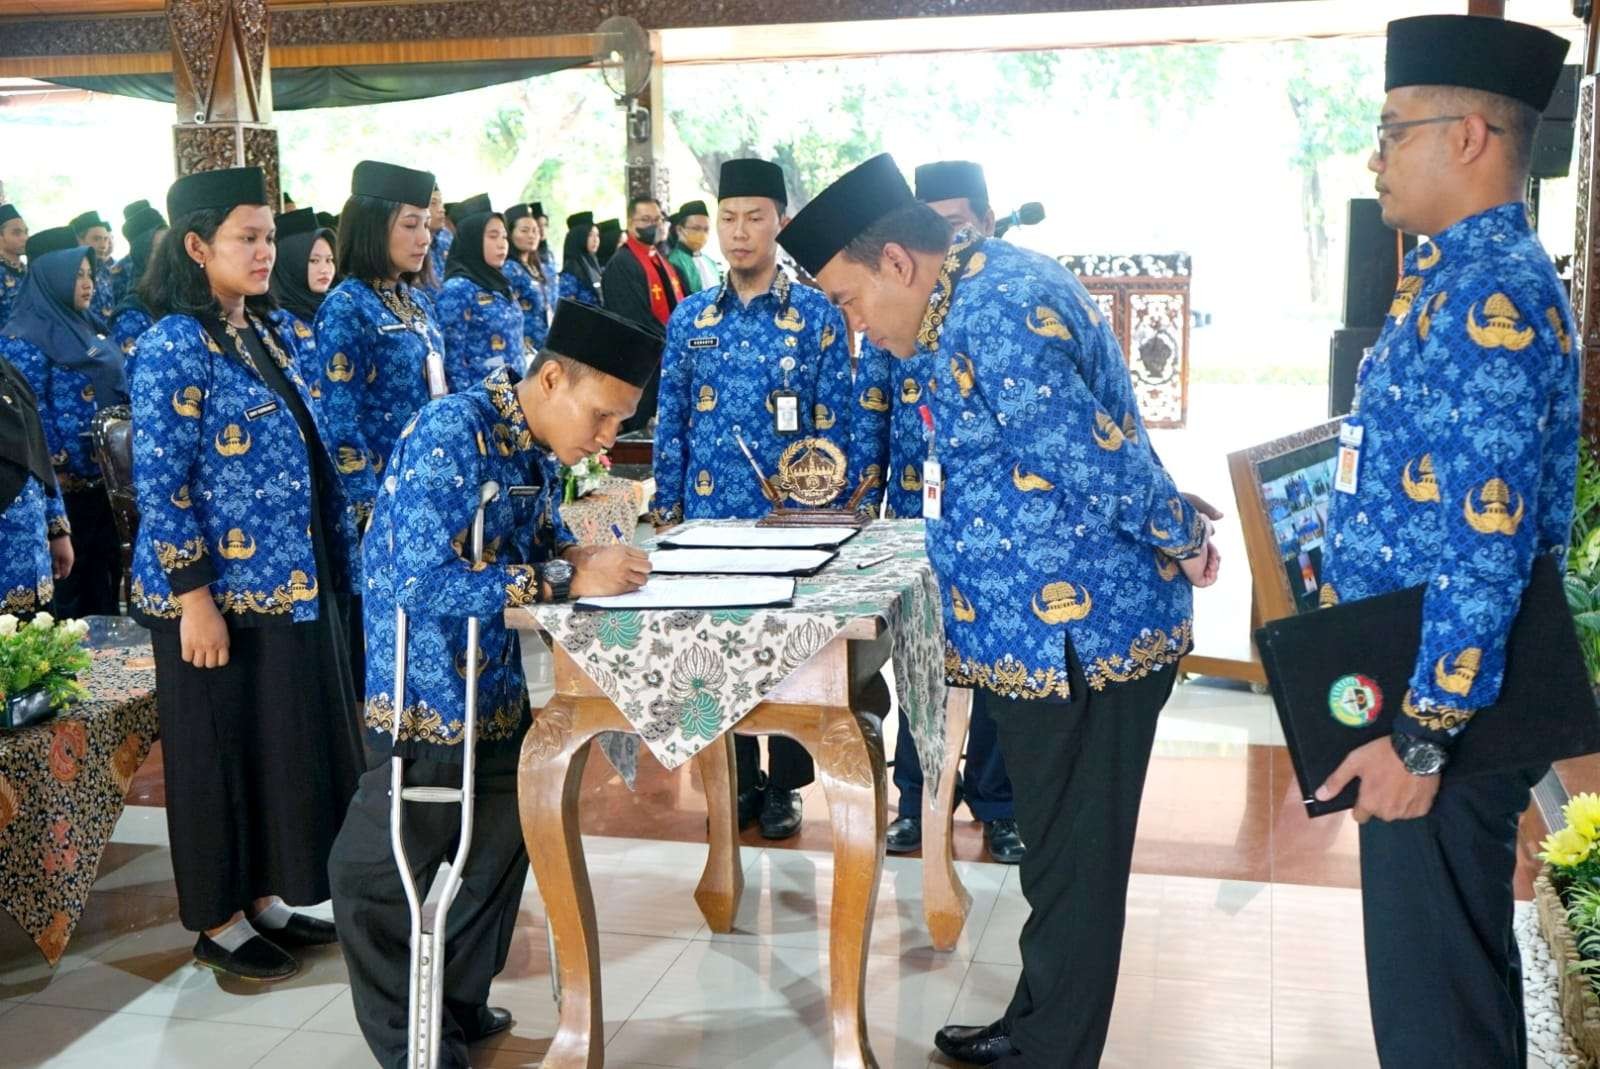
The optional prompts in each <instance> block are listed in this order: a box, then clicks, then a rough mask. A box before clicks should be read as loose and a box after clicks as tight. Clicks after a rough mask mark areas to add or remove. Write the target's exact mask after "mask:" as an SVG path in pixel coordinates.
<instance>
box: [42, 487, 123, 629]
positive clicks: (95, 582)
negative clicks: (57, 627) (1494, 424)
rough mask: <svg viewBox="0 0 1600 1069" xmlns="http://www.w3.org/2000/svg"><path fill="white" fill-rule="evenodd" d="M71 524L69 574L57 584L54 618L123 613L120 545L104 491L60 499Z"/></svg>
mask: <svg viewBox="0 0 1600 1069" xmlns="http://www.w3.org/2000/svg"><path fill="white" fill-rule="evenodd" d="M61 500H62V503H63V504H64V505H65V507H66V510H67V522H68V523H70V524H72V558H73V560H72V573H71V574H70V575H68V576H67V577H66V578H65V579H57V580H56V598H55V610H54V612H55V615H57V616H60V617H63V618H66V619H76V618H78V617H82V616H115V615H117V614H118V613H119V612H121V611H122V599H121V595H122V542H121V539H120V538H119V537H118V535H117V522H116V520H114V519H113V518H112V516H111V499H110V498H108V497H107V496H106V491H105V487H103V486H96V487H93V488H92V489H89V490H73V491H69V492H64V493H63V494H62V495H61Z"/></svg>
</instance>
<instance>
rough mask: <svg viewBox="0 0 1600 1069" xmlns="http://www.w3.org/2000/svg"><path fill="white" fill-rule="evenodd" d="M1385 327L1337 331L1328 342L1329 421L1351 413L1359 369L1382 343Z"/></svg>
mask: <svg viewBox="0 0 1600 1069" xmlns="http://www.w3.org/2000/svg"><path fill="white" fill-rule="evenodd" d="M1382 329H1383V328H1382V327H1355V328H1346V329H1344V330H1336V331H1334V332H1333V338H1332V340H1331V341H1329V343H1328V418H1329V419H1337V418H1338V417H1340V416H1343V415H1345V414H1346V413H1348V412H1349V411H1350V406H1351V405H1352V404H1353V403H1354V402H1355V399H1356V369H1357V368H1359V367H1360V366H1361V357H1362V356H1363V355H1364V354H1365V353H1366V351H1367V350H1368V349H1370V348H1372V345H1373V343H1374V342H1376V341H1377V340H1378V333H1379V332H1380V331H1381V330H1382Z"/></svg>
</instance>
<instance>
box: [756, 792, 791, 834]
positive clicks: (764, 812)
mask: <svg viewBox="0 0 1600 1069" xmlns="http://www.w3.org/2000/svg"><path fill="white" fill-rule="evenodd" d="M799 830H800V792H799V791H777V790H772V789H771V788H768V790H767V800H766V803H765V804H764V805H762V807H761V837H762V838H763V839H787V838H789V837H790V836H791V835H793V834H795V832H797V831H799Z"/></svg>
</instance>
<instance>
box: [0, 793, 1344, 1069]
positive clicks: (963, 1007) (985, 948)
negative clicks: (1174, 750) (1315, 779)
mask: <svg viewBox="0 0 1600 1069" xmlns="http://www.w3.org/2000/svg"><path fill="white" fill-rule="evenodd" d="M162 830H164V820H163V814H162V812H161V810H159V809H154V808H149V807H130V808H129V810H128V811H127V813H126V815H125V816H124V818H123V821H122V824H121V825H120V827H119V829H118V834H117V839H116V843H117V848H116V849H115V850H114V851H112V852H111V853H110V854H108V859H107V861H106V864H105V867H104V872H103V874H102V876H101V878H100V882H99V884H98V885H97V889H96V891H95V893H94V895H93V896H92V898H91V904H90V908H89V913H88V915H87V916H86V918H85V921H84V924H83V927H82V928H80V930H79V933H78V935H77V937H76V938H75V939H74V941H73V943H72V947H71V950H70V953H69V954H68V956H67V958H66V960H64V961H63V962H62V963H61V964H60V965H59V966H58V967H57V969H56V970H55V973H54V975H53V976H52V975H49V974H48V973H47V971H46V970H45V969H44V968H43V967H42V966H37V965H35V964H34V963H33V961H32V960H31V959H30V957H29V956H28V955H29V953H30V951H29V949H28V948H27V947H26V946H20V947H19V946H16V945H15V944H14V943H13V944H12V945H11V946H10V947H9V950H10V954H9V955H8V958H7V963H8V966H9V967H7V968H5V969H3V970H0V999H3V1000H4V1001H3V1002H0V1035H3V1036H4V1040H3V1043H0V1065H4V1066H8V1067H10V1066H15V1067H18V1069H20V1067H24V1066H46V1065H48V1066H51V1067H63V1069H65V1067H69V1066H74V1067H75V1066H84V1067H94V1069H101V1067H103V1066H107V1065H115V1066H117V1067H118V1069H133V1067H137V1066H150V1067H161V1069H184V1067H195V1069H200V1067H212V1066H218V1065H223V1064H226V1065H228V1066H230V1067H241V1069H242V1067H247V1066H258V1067H263V1069H267V1067H272V1069H277V1067H283V1069H289V1067H294V1069H304V1067H308V1066H318V1067H320V1066H327V1067H330V1069H334V1067H344V1066H350V1067H356V1066H368V1065H370V1064H372V1061H371V1057H370V1055H369V1054H368V1053H367V1049H366V1046H365V1044H364V1043H363V1042H362V1041H361V1039H360V1037H359V1035H358V1033H357V1031H356V1026H355V1018H354V1015H353V1012H352V1010H351V1003H350V995H349V989H348V987H347V985H346V978H345V969H344V963H343V961H342V959H341V958H340V956H339V954H338V951H337V949H332V948H330V949H326V950H320V951H314V952H310V953H307V954H306V955H305V959H304V964H305V968H304V970H303V971H302V973H301V975H300V976H298V977H296V978H295V979H294V980H292V981H290V982H288V983H285V984H281V985H277V986H275V987H273V988H270V989H262V988H256V987H248V986H246V985H238V984H232V983H227V982H219V981H218V979H217V978H216V977H215V976H214V975H213V974H212V973H210V972H207V971H205V970H203V969H200V968H198V967H196V966H195V965H193V964H192V962H191V960H190V956H189V947H190V946H191V945H192V943H193V937H192V936H191V935H190V934H189V933H187V932H185V931H184V930H183V929H182V928H181V927H180V926H179V924H178V923H177V919H176V902H175V899H174V898H173V897H172V886H171V881H170V879H169V878H163V877H161V876H160V873H159V867H160V865H161V864H162V863H163V862H164V861H165V859H166V850H165V847H164V846H163V845H159V844H156V843H153V842H152V840H155V839H159V838H160V837H161V836H160V832H161V831H162ZM587 846H588V854H589V861H590V867H591V871H592V876H593V880H594V886H595V897H596V900H597V901H598V902H599V903H600V906H599V917H600V928H601V933H602V934H601V939H600V949H601V956H602V959H603V961H604V973H603V976H604V989H603V990H604V1012H605V1019H606V1022H607V1027H606V1036H607V1065H609V1066H613V1067H625V1066H663V1067H686V1069H687V1067H696V1069H709V1067H717V1066H728V1067H734V1066H738V1067H746V1066H762V1067H791V1066H792V1067H795V1069H800V1067H808V1066H824V1065H827V1064H828V1047H827V1039H826V1028H825V1021H826V1000H827V991H828V984H827V947H826V941H825V938H824V936H823V935H822V934H821V933H822V932H823V930H824V926H825V924H826V917H827V914H828V910H829V907H830V897H831V887H832V860H831V858H830V857H828V856H827V855H826V854H820V853H812V852H809V851H799V850H778V849H750V850H746V851H745V852H744V856H743V860H744V863H745V875H746V880H747V889H746V892H745V897H744V900H743V904H742V907H741V909H740V912H739V915H738V920H737V925H736V930H735V931H734V932H733V933H731V934H728V935H717V934H714V933H711V932H710V931H708V930H707V929H706V927H705V925H704V923H703V922H702V921H701V920H700V917H699V914H698V912H697V910H696V909H695V906H694V902H693V898H692V891H693V887H694V883H695V881H696V880H697V878H698V872H699V866H700V865H701V864H702V863H703V862H704V859H705V848H704V847H703V846H700V845H696V844H691V843H671V842H663V841H657V840H645V839H621V838H608V837H591V838H590V839H589V840H588V841H587ZM960 868H961V875H962V878H963V880H964V881H965V882H966V884H967V887H968V888H969V889H970V890H971V891H972V894H973V899H974V902H973V910H972V915H971V919H970V922H969V924H968V927H967V931H966V932H965V934H964V935H963V936H962V939H961V942H960V944H959V945H958V946H957V947H956V949H955V951H954V952H952V953H949V954H941V953H938V952H936V951H934V950H933V949H932V948H931V947H930V946H929V945H928V939H927V935H926V932H925V931H924V930H923V928H922V920H921V908H920V872H919V868H918V865H917V863H916V862H915V861H912V860H905V859H895V858H891V859H890V860H889V861H888V862H887V864H886V866H885V870H884V876H883V883H882V886H881V888H880V895H879V902H878V910H877V914H876V918H875V921H874V931H873V939H872V944H871V958H870V964H869V969H868V990H869V995H868V1018H869V1021H870V1022H871V1025H870V1027H871V1032H872V1041H873V1044H874V1049H875V1052H876V1054H877V1056H878V1058H879V1061H880V1063H881V1064H882V1065H884V1066H885V1067H888V1066H896V1067H900V1066H907V1067H915V1069H925V1067H926V1066H929V1065H941V1064H943V1063H942V1062H941V1061H939V1060H937V1059H934V1060H932V1061H930V1056H931V1054H932V1048H931V1042H930V1041H931V1038H932V1035H933V1033H934V1032H935V1031H936V1030H937V1029H938V1028H939V1027H941V1026H942V1025H944V1024H946V1023H948V1022H952V1021H984V1020H988V1019H991V1018H992V1017H993V1016H995V1015H996V1014H997V1013H998V1012H999V1011H1000V1009H1001V1008H1002V1007H1003V1005H1004V1002H1005V999H1006V997H1007V995H1008V994H1009V991H1010V988H1011V985H1012V984H1013V983H1014V982H1015V980H1016V977H1017V973H1018V971H1019V959H1018V956H1017V943H1016V939H1017V933H1018V931H1019V930H1020V929H1021V926H1022V922H1023V920H1024V918H1025V917H1026V915H1027V908H1026V905H1025V903H1024V902H1023V900H1022V896H1021V892H1020V890H1019V887H1018V884H1017V873H1016V870H1015V869H1008V868H1003V867H1001V866H998V865H993V864H982V863H971V862H963V863H962V864H961V866H960ZM1358 905H1359V900H1358V897H1357V895H1356V893H1355V892H1353V891H1349V890H1345V889H1342V888H1311V887H1296V886H1290V885H1283V884H1269V883H1259V882H1248V881H1234V880H1217V879H1202V878H1196V877H1189V876H1158V875H1149V874H1138V875H1135V877H1134V879H1133V884H1132V888H1131V890H1130V893H1129V916H1128V934H1127V940H1126V944H1125V949H1124V953H1123V972H1122V979H1121V984H1120V987H1119V992H1118V1004H1117V1010H1116V1016H1115V1019H1114V1022H1113V1026H1112V1034H1111V1041H1110V1045H1109V1047H1108V1049H1107V1052H1106V1058H1105V1063H1104V1064H1105V1065H1107V1066H1149V1065H1169V1066H1196V1067H1200V1066H1205V1067H1216V1066H1225V1065H1240V1066H1252V1067H1264V1066H1268V1065H1280V1066H1313V1065H1330V1066H1332V1065H1337V1066H1340V1067H1341V1069H1354V1067H1358V1066H1363V1065H1370V1064H1374V1059H1373V1057H1372V1055H1371V1053H1370V1051H1369V1050H1368V1049H1367V1047H1368V1042H1367V1037H1366V1035H1365V1033H1364V1028H1365V1011H1364V1009H1362V1007H1363V1005H1364V989H1365V983H1364V980H1363V977H1362V972H1361V953H1360V944H1359V941H1358V940H1357V939H1356V938H1355V933H1356V932H1358V931H1359V917H1358ZM546 945H547V944H546V940H545V931H544V913H543V909H542V906H541V904H540V902H539V899H538V894H537V892H536V891H535V889H534V888H533V887H532V885H531V883H530V885H529V887H528V889H527V891H526V893H525V897H524V910H523V916H522V922H521V924H520V926H519V929H518V933H517V937H516V942H515V943H514V945H513V947H512V952H511V959H510V962H509V964H508V966H507V969H506V972H505V973H504V974H503V976H502V978H501V979H500V981H499V982H498V983H497V984H496V987H495V1001H496V1002H497V1003H498V1004H501V1005H504V1006H506V1007H508V1008H509V1009H511V1010H512V1011H513V1013H515V1015H516V1018H517V1026H516V1028H515V1029H514V1030H513V1031H512V1033H511V1034H510V1035H508V1036H505V1037H502V1038H501V1039H500V1041H499V1042H497V1043H494V1044H492V1045H490V1046H487V1047H485V1048H483V1049H481V1050H479V1051H478V1052H477V1054H476V1057H475V1060H474V1064H475V1065H482V1066H532V1065H537V1064H538V1063H539V1058H540V1056H541V1054H542V1052H543V1050H544V1049H545V1047H546V1045H547V1044H548V1042H549V1037H550V1035H551V1034H552V1032H553V1030H554V1027H555V1019H556V1018H555V1006H554V1003H553V1002H552V999H551V987H550V971H549V959H548V953H547V950H546ZM1275 977H1283V978H1288V977H1294V978H1295V980H1294V984H1296V985H1302V986H1303V987H1305V988H1309V989H1313V990H1310V991H1305V992H1303V991H1302V990H1301V987H1300V986H1288V983H1287V981H1285V982H1281V983H1278V984H1275V983H1274V979H1275ZM1302 996H1304V997H1302ZM1328 1000H1334V1001H1337V1002H1338V1003H1339V1004H1340V1005H1341V1006H1343V1007H1344V1009H1345V1013H1344V1016H1343V1019H1342V1021H1341V1024H1340V1025H1339V1026H1338V1027H1330V1026H1329V1024H1328V1023H1327V1021H1326V1018H1325V1017H1324V1016H1323V1015H1319V1014H1314V1013H1313V1012H1312V1011H1310V1010H1308V1009H1304V1008H1303V1007H1305V1006H1307V1005H1315V1004H1317V1003H1321V1002H1326V1001H1328ZM1157 1006H1159V1007H1161V1012H1159V1013H1157V1012H1155V1009H1156V1007H1157ZM221 1052H226V1057H225V1059H224V1058H223V1057H222V1054H221Z"/></svg>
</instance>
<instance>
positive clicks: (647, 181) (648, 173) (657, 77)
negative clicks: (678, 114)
mask: <svg viewBox="0 0 1600 1069" xmlns="http://www.w3.org/2000/svg"><path fill="white" fill-rule="evenodd" d="M664 71H665V68H664V67H663V66H662V63H661V35H660V34H658V33H656V32H655V31H651V33H650V83H649V84H648V85H647V86H646V87H645V89H644V92H642V93H640V94H639V99H638V101H637V104H638V106H639V107H641V108H644V109H646V110H645V114H646V115H648V122H645V121H644V120H643V119H641V118H640V117H639V116H638V115H637V114H636V113H634V112H633V111H632V108H631V106H630V111H629V113H628V117H627V135H626V136H627V156H626V157H625V158H626V160H627V169H628V177H627V183H626V184H627V188H628V196H629V198H630V199H631V198H633V197H650V196H653V197H656V198H658V199H659V200H660V201H661V207H662V210H663V211H667V212H670V211H671V210H672V208H671V206H669V205H668V203H667V198H668V196H669V195H670V193H671V190H670V183H669V182H668V178H667V165H666V162H665V160H666V156H667V133H666V131H667V103H666V94H665V92H664V91H663V81H664V78H663V73H664Z"/></svg>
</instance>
